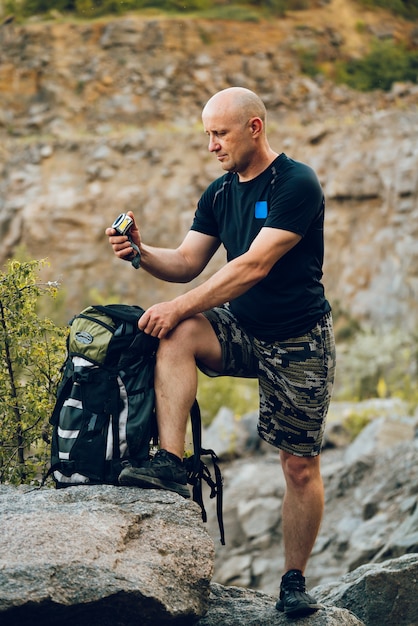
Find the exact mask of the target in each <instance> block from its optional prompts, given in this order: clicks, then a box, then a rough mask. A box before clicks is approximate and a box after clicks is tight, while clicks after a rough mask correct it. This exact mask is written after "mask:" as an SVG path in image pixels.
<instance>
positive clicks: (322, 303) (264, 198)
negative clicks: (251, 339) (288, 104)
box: [191, 153, 330, 341]
mask: <svg viewBox="0 0 418 626" xmlns="http://www.w3.org/2000/svg"><path fill="white" fill-rule="evenodd" d="M324 207H325V203H324V194H323V191H322V188H321V185H320V184H319V181H318V178H317V176H316V174H315V172H314V171H313V170H312V169H311V168H310V167H308V166H307V165H305V164H304V163H300V162H298V161H294V160H292V159H290V158H289V157H287V156H286V155H285V154H283V153H282V154H280V155H279V156H278V157H277V158H276V159H275V160H274V161H273V163H272V164H271V165H270V166H269V167H268V168H267V169H266V170H265V171H264V172H262V173H261V174H259V176H257V177H256V178H254V179H253V180H250V181H248V182H243V183H240V182H239V180H238V176H237V174H233V173H227V174H225V175H223V176H221V177H220V178H218V179H216V180H215V181H214V182H213V183H211V185H209V187H208V188H207V189H206V191H205V192H204V193H203V195H202V197H201V198H200V200H199V203H198V206H197V210H196V213H195V217H194V221H193V224H192V227H191V229H192V230H195V231H198V232H201V233H204V234H206V235H211V236H213V237H217V238H218V239H219V240H220V241H221V242H222V244H223V245H224V247H225V249H226V252H227V259H228V261H231V260H232V259H235V258H236V257H238V256H240V255H241V254H244V253H245V252H246V251H247V250H248V248H249V247H250V245H251V243H252V241H253V240H254V239H255V237H256V236H257V235H258V233H259V232H260V230H261V228H262V227H263V226H267V227H269V228H280V229H283V230H288V231H291V232H294V233H297V234H298V235H301V237H302V239H301V241H300V242H299V243H298V244H297V245H296V246H295V247H294V248H292V250H290V251H289V252H287V253H286V254H285V255H284V256H283V257H282V258H281V259H280V260H279V261H278V262H277V263H276V264H275V265H274V266H273V267H272V269H271V271H270V272H269V274H268V276H266V278H264V279H263V280H261V281H260V282H259V283H257V284H256V285H254V287H251V288H250V289H249V290H248V291H246V292H245V293H244V294H242V295H241V296H239V297H237V298H235V299H234V300H232V301H231V302H230V306H231V310H232V312H233V313H234V315H235V316H236V317H237V319H238V320H239V321H240V322H241V324H242V325H243V327H244V328H245V329H246V330H247V331H248V332H250V333H251V334H252V335H254V336H255V337H258V338H260V339H263V340H266V341H280V340H284V339H289V338H292V337H297V336H299V335H302V334H303V333H305V332H307V331H308V330H310V329H311V328H312V327H313V326H314V325H315V324H316V323H317V322H318V320H319V319H320V318H321V317H322V316H323V315H324V314H325V313H327V312H328V311H330V305H329V304H328V302H327V300H326V299H325V295H324V288H323V285H322V283H321V278H322V264H323V257H324V237H323V228H324Z"/></svg>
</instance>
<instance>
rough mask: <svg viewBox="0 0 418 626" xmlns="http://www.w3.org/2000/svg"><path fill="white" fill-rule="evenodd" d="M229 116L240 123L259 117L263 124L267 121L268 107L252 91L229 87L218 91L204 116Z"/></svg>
mask: <svg viewBox="0 0 418 626" xmlns="http://www.w3.org/2000/svg"><path fill="white" fill-rule="evenodd" d="M215 113H216V114H218V115H227V116H228V117H229V116H231V117H233V118H234V119H235V120H236V121H238V122H243V123H245V122H247V121H248V120H249V119H250V118H252V117H259V118H260V119H261V120H262V121H263V124H264V123H265V120H266V107H265V106H264V104H263V102H262V100H261V98H259V97H258V96H257V94H255V93H254V92H253V91H251V90H250V89H245V88H244V87H229V88H228V89H223V90H222V91H218V93H216V94H215V95H214V96H212V98H210V100H208V102H207V103H206V105H205V107H204V109H203V112H202V116H203V117H204V116H210V115H213V114H215Z"/></svg>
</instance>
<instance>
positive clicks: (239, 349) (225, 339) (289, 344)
mask: <svg viewBox="0 0 418 626" xmlns="http://www.w3.org/2000/svg"><path fill="white" fill-rule="evenodd" d="M204 315H205V316H206V317H207V319H208V320H209V321H210V323H211V324H212V327H213V329H214V330H215V332H216V334H217V337H218V339H219V342H220V344H221V347H222V355H223V363H224V368H223V371H222V372H219V373H217V372H212V371H210V370H208V369H207V368H205V367H204V366H201V365H200V364H199V367H200V369H201V370H202V371H203V372H205V373H206V374H208V375H209V376H237V377H244V378H258V381H259V396H260V415H259V422H258V432H259V435H260V437H261V438H262V439H264V440H265V441H267V442H268V443H270V444H272V445H273V446H275V447H277V448H280V449H282V450H285V451H286V452H289V453H290V454H294V455H296V456H317V455H318V454H319V453H320V452H321V445H322V437H323V434H324V428H325V418H326V415H327V412H328V406H329V402H330V399H331V392H332V387H333V382H334V372H335V344H334V333H333V327H332V316H331V313H327V314H326V315H324V317H323V318H322V319H321V320H320V321H319V322H318V323H317V324H316V326H314V328H312V329H311V330H310V331H309V332H307V333H306V334H304V335H302V336H301V337H294V338H290V339H288V340H286V341H277V342H274V343H271V342H266V341H262V340H260V339H256V338H255V337H252V336H251V335H249V334H248V333H246V331H245V330H243V329H242V328H241V326H240V325H239V322H238V321H237V319H236V318H235V317H234V315H232V313H231V312H230V310H229V309H228V307H217V308H215V309H212V310H210V311H206V312H205V313H204Z"/></svg>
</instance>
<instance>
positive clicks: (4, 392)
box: [0, 261, 66, 484]
mask: <svg viewBox="0 0 418 626" xmlns="http://www.w3.org/2000/svg"><path fill="white" fill-rule="evenodd" d="M43 265H44V262H43V261H30V262H24V263H20V262H19V261H10V262H9V263H8V264H7V267H6V270H5V272H3V273H0V482H2V483H4V482H7V483H12V484H20V483H28V484H29V483H33V482H36V481H39V479H40V478H41V475H42V474H43V473H44V471H45V468H46V466H47V464H48V461H49V436H50V426H49V423H48V419H49V416H50V414H51V411H52V408H53V405H54V402H55V390H56V384H57V382H58V378H59V375H60V366H61V364H62V362H63V359H64V355H65V336H66V330H65V329H62V328H59V327H57V326H55V324H54V323H53V322H51V320H49V319H48V318H42V317H40V316H39V315H38V313H37V305H38V302H39V299H40V297H41V296H42V295H43V294H48V295H50V296H52V297H54V296H55V294H56V291H57V287H56V285H54V284H51V283H47V284H41V283H40V282H39V280H38V273H39V271H40V269H41V267H42V266H43Z"/></svg>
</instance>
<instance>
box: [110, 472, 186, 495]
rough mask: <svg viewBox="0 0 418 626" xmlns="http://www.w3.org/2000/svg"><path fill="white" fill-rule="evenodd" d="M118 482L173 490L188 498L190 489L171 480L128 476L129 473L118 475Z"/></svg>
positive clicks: (133, 485) (146, 487) (147, 487)
mask: <svg viewBox="0 0 418 626" xmlns="http://www.w3.org/2000/svg"><path fill="white" fill-rule="evenodd" d="M119 484H120V485H122V486H127V487H142V488H144V489H163V490H166V491H174V492H175V493H178V494H179V495H180V496H183V498H190V491H189V489H188V487H186V485H181V484H180V483H176V482H174V481H171V480H165V481H162V480H160V479H159V478H155V477H153V476H143V477H142V476H141V477H140V476H138V475H136V476H129V474H126V475H123V472H122V474H121V475H120V477H119Z"/></svg>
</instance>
